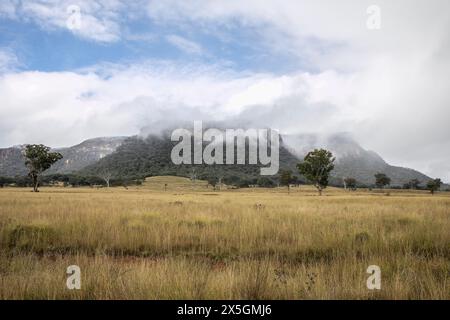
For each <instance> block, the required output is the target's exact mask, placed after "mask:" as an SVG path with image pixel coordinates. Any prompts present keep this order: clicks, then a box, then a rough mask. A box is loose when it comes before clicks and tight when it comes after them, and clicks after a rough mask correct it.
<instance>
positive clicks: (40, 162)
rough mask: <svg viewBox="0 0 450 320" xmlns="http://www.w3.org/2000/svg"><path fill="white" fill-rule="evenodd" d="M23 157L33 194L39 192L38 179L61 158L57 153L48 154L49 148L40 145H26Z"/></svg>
mask: <svg viewBox="0 0 450 320" xmlns="http://www.w3.org/2000/svg"><path fill="white" fill-rule="evenodd" d="M24 156H25V165H26V166H27V168H28V176H29V177H30V178H31V181H32V184H33V191H34V192H39V190H38V188H39V177H40V176H41V174H42V173H43V172H44V171H45V170H47V169H49V168H50V167H51V166H52V165H53V164H54V163H55V162H57V161H58V160H60V159H62V157H63V156H62V155H61V154H60V153H58V152H50V148H49V147H47V146H44V145H42V144H29V145H27V146H26V147H25V150H24Z"/></svg>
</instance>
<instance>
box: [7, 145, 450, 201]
mask: <svg viewBox="0 0 450 320" xmlns="http://www.w3.org/2000/svg"><path fill="white" fill-rule="evenodd" d="M24 156H25V159H26V161H25V165H26V166H27V168H28V171H29V174H28V176H18V177H14V178H7V177H0V188H3V187H4V186H17V187H32V188H33V191H35V192H38V188H39V186H53V185H62V186H64V187H69V186H71V187H83V186H90V187H95V186H97V187H100V186H104V187H110V186H113V187H115V186H123V187H128V186H132V185H141V184H142V183H143V181H144V180H145V178H146V176H147V175H146V176H126V177H114V176H113V175H112V174H111V172H110V171H108V170H107V169H106V168H103V169H102V170H100V171H99V172H98V173H97V175H79V174H76V173H73V174H50V175H43V173H44V172H45V171H46V170H47V169H49V168H50V167H51V166H52V165H53V164H54V163H55V162H57V161H58V160H60V159H62V155H61V154H59V153H56V152H50V148H49V147H46V146H44V145H27V146H26V147H25V151H24ZM335 160H336V159H335V157H334V156H333V154H332V153H331V152H330V151H328V150H325V149H315V150H313V151H311V152H309V153H308V154H307V155H306V156H305V158H304V160H303V161H302V162H301V163H298V164H297V169H298V174H299V175H295V174H294V173H293V172H292V171H289V170H283V171H281V172H280V173H279V174H278V175H277V176H273V177H266V176H262V177H258V178H254V177H252V178H248V177H245V176H239V175H224V174H223V172H222V173H221V175H220V176H218V175H217V174H214V173H213V172H214V170H212V171H211V172H210V173H209V174H208V173H202V174H199V175H197V173H196V170H195V168H192V170H191V173H190V178H191V180H193V181H194V180H196V179H200V180H205V181H207V182H208V185H211V186H213V187H214V189H216V187H217V186H219V187H220V185H222V184H225V185H229V186H234V187H236V188H248V187H254V186H258V187H264V188H273V187H277V186H286V187H287V189H288V192H289V191H290V187H291V186H292V185H297V186H299V185H301V184H305V183H307V182H309V183H311V184H312V185H314V186H315V187H316V189H317V191H318V193H319V195H321V194H322V191H323V190H324V189H325V188H327V186H328V185H331V186H337V187H342V184H340V183H339V182H337V180H336V179H335V178H334V179H333V178H332V177H331V175H330V174H331V172H332V171H333V169H334V162H335ZM168 175H177V172H173V173H168ZM182 176H184V175H182ZM303 178H305V179H306V180H303ZM374 180H375V181H374V185H370V186H366V185H364V184H360V183H358V181H357V180H356V179H354V178H352V177H345V178H343V179H342V181H343V186H344V188H345V189H348V190H352V191H354V190H356V189H357V188H358V187H359V188H369V189H371V188H373V187H376V188H379V189H384V188H386V187H387V186H390V184H391V178H390V177H388V176H387V175H386V174H385V173H382V172H379V173H377V174H375V175H374ZM441 186H442V181H441V180H440V179H433V180H430V181H428V182H427V183H426V185H421V184H420V181H419V180H417V179H412V180H410V181H409V182H408V183H405V184H404V185H403V189H414V190H424V189H426V190H429V191H430V192H431V193H432V194H434V193H435V192H436V191H438V190H440V189H441ZM391 188H401V187H391Z"/></svg>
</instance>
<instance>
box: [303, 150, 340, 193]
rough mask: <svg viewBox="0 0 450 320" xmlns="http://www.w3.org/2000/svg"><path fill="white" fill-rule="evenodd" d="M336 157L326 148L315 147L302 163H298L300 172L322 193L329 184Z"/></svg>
mask: <svg viewBox="0 0 450 320" xmlns="http://www.w3.org/2000/svg"><path fill="white" fill-rule="evenodd" d="M335 160H336V158H334V157H333V154H332V153H331V152H330V151H328V150H325V149H314V151H311V152H309V153H308V154H307V155H306V157H305V159H304V160H303V162H302V163H299V164H297V168H298V170H299V172H300V173H301V174H302V175H303V176H304V177H305V178H306V179H308V181H310V182H311V183H313V184H314V186H315V187H316V188H317V190H318V191H319V195H322V190H323V189H325V188H326V187H327V186H328V179H329V177H330V172H331V171H332V170H333V169H334V161H335Z"/></svg>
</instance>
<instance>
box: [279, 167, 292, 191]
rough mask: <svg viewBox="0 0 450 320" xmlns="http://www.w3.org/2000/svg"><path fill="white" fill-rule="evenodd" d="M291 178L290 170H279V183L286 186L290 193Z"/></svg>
mask: <svg viewBox="0 0 450 320" xmlns="http://www.w3.org/2000/svg"><path fill="white" fill-rule="evenodd" d="M292 180H293V178H292V172H291V171H289V170H285V171H283V172H281V175H280V184H281V185H282V186H287V188H288V193H290V191H291V190H290V185H291V182H292Z"/></svg>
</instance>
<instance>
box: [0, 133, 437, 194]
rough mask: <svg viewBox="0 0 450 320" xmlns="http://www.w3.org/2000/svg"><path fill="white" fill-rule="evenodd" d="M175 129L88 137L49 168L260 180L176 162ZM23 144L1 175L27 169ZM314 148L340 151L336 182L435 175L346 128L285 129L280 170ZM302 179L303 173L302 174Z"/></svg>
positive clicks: (242, 170)
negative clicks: (389, 158)
mask: <svg viewBox="0 0 450 320" xmlns="http://www.w3.org/2000/svg"><path fill="white" fill-rule="evenodd" d="M175 144H176V143H175V142H172V141H171V140H170V133H169V132H168V131H167V132H164V133H163V134H159V135H149V136H148V137H146V138H142V137H140V136H133V137H113V138H96V139H90V140H86V141H84V142H82V143H80V144H79V145H76V146H73V147H69V148H60V149H54V150H55V151H58V152H61V153H62V154H63V156H64V158H63V159H62V160H60V161H59V162H57V163H56V164H55V165H54V166H53V167H52V168H51V170H49V171H48V172H47V173H73V172H76V173H77V174H79V175H84V176H88V175H90V176H96V175H99V174H100V173H101V172H108V173H110V174H111V175H112V176H113V177H120V178H130V177H144V176H155V175H178V176H191V175H193V174H195V175H196V176H197V177H199V178H200V177H222V178H224V179H228V181H239V180H240V181H242V180H248V181H255V180H257V179H258V178H261V176H260V167H261V165H245V166H243V165H211V166H210V165H205V164H203V165H195V166H191V165H174V164H173V163H172V161H171V159H170V153H171V150H172V148H173V146H174V145H175ZM22 148H23V147H20V146H19V147H12V148H6V149H0V176H16V175H25V174H26V168H25V166H24V165H23V162H24V159H23V156H22V154H21V151H22ZM314 148H325V149H328V150H330V151H331V152H332V153H333V154H334V155H335V156H336V166H335V170H333V172H332V179H331V182H332V183H333V184H335V185H342V180H343V179H344V178H345V177H352V178H355V179H356V180H357V181H358V182H359V184H365V185H372V184H374V182H375V181H374V175H375V174H376V173H378V172H383V173H385V174H387V175H388V176H389V177H390V178H391V180H392V181H391V185H392V186H402V185H403V184H404V183H406V182H408V181H410V180H411V179H418V180H419V181H420V182H421V184H422V185H423V184H424V183H426V181H428V180H430V179H431V178H430V177H428V176H426V175H424V174H422V173H420V172H418V171H415V170H413V169H408V168H402V167H395V166H392V165H390V164H388V163H386V162H385V161H384V160H383V159H382V158H381V157H380V156H379V155H378V154H376V153H375V152H373V151H368V150H365V149H364V148H362V147H361V146H360V145H359V144H358V143H357V142H356V141H354V140H353V139H352V138H351V137H350V136H348V135H346V134H335V135H329V136H321V135H315V134H309V135H306V134H304V135H283V136H282V137H281V139H280V170H291V171H292V172H294V173H297V172H298V171H297V168H296V164H297V163H299V162H300V161H301V159H303V158H304V156H305V155H306V154H307V152H309V151H310V150H312V149H314ZM300 179H301V177H300Z"/></svg>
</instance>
